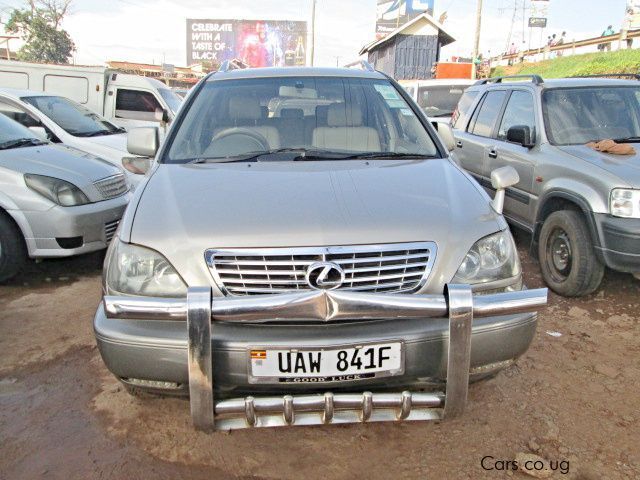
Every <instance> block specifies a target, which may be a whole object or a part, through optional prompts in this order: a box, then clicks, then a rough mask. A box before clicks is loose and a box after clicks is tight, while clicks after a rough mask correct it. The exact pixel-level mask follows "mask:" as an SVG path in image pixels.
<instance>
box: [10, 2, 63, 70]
mask: <svg viewBox="0 0 640 480" xmlns="http://www.w3.org/2000/svg"><path fill="white" fill-rule="evenodd" d="M69 3H70V2H69V1H66V2H64V3H62V4H56V3H55V2H42V3H41V4H38V5H37V4H36V3H35V1H33V0H32V1H30V2H29V4H30V8H28V9H26V8H25V9H14V10H13V12H11V16H10V17H9V21H8V22H7V23H6V25H5V30H6V31H7V32H9V33H13V34H16V33H17V34H20V35H21V36H22V38H23V40H24V42H25V44H24V46H23V47H22V48H21V49H20V50H19V51H18V59H19V60H24V61H28V62H45V63H69V57H71V53H72V52H73V49H74V48H75V45H74V44H73V41H72V40H71V37H70V36H69V34H68V33H67V32H66V31H65V30H63V29H62V28H60V22H61V20H62V18H63V16H64V14H65V13H66V11H67V8H68V6H69Z"/></svg>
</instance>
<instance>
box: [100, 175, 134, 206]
mask: <svg viewBox="0 0 640 480" xmlns="http://www.w3.org/2000/svg"><path fill="white" fill-rule="evenodd" d="M93 184H94V185H95V187H96V188H97V189H98V192H100V195H102V198H103V199H104V200H109V199H111V198H116V197H119V196H120V195H124V194H125V193H127V191H129V186H128V185H127V179H126V178H125V176H124V174H122V173H118V174H117V175H113V176H112V177H107V178H103V179H102V180H98V181H97V182H93Z"/></svg>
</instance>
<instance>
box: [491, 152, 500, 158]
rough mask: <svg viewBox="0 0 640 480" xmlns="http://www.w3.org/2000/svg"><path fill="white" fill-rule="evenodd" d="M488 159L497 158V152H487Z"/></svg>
mask: <svg viewBox="0 0 640 480" xmlns="http://www.w3.org/2000/svg"><path fill="white" fill-rule="evenodd" d="M489 158H498V152H496V151H495V150H489Z"/></svg>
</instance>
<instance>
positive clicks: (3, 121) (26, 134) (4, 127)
mask: <svg viewBox="0 0 640 480" xmlns="http://www.w3.org/2000/svg"><path fill="white" fill-rule="evenodd" d="M3 113H4V112H3ZM25 138H26V139H31V140H39V139H38V137H37V136H36V135H34V134H33V132H31V130H29V129H28V128H25V127H23V126H22V125H20V124H19V123H18V122H16V121H13V120H11V119H10V118H8V117H7V116H5V115H0V145H2V144H4V143H6V142H11V141H15V140H20V139H25Z"/></svg>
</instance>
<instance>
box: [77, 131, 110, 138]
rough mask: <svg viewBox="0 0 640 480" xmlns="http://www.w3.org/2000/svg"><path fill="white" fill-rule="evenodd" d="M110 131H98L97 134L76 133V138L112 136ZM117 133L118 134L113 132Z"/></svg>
mask: <svg viewBox="0 0 640 480" xmlns="http://www.w3.org/2000/svg"><path fill="white" fill-rule="evenodd" d="M111 133H112V132H110V131H109V130H97V131H95V132H80V133H76V134H75V136H76V137H102V136H103V135H111ZM113 133H116V132H113Z"/></svg>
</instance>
